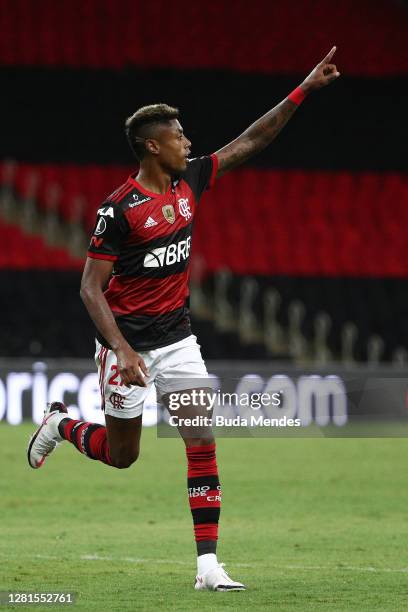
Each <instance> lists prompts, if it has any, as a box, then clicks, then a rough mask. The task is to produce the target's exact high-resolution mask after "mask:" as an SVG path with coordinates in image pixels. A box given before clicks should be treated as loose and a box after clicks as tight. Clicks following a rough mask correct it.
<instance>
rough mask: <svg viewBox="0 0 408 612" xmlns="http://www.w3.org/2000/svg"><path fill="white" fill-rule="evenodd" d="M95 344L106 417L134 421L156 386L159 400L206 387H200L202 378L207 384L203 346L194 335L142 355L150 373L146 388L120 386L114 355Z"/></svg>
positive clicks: (141, 353) (146, 379)
mask: <svg viewBox="0 0 408 612" xmlns="http://www.w3.org/2000/svg"><path fill="white" fill-rule="evenodd" d="M95 343H96V353H95V361H96V365H97V368H98V374H99V386H100V388H101V396H102V409H103V410H104V412H105V414H110V415H111V416H114V417H118V418H120V419H133V418H134V417H138V416H140V415H141V414H142V412H143V404H144V401H145V399H146V398H147V396H148V394H149V392H150V389H151V386H152V385H153V384H154V385H155V387H156V392H157V397H158V398H160V397H161V396H163V395H164V394H166V393H170V392H172V391H183V390H184V389H186V390H187V389H194V388H196V387H198V386H203V385H200V384H199V379H201V378H204V379H206V380H208V374H207V369H206V367H205V363H204V361H203V358H202V357H201V352H200V345H199V344H197V338H196V336H194V335H191V336H188V337H187V338H184V339H183V340H180V341H179V342H174V344H169V345H168V346H163V347H161V348H158V349H154V350H152V351H141V352H140V353H139V354H140V356H141V357H143V359H144V362H145V364H146V366H147V368H148V369H149V373H150V376H149V377H148V378H145V381H146V387H138V386H136V385H132V386H131V387H125V386H124V385H121V384H120V376H119V374H118V369H117V361H116V355H115V353H114V352H113V351H111V350H110V349H107V348H105V347H104V346H102V345H101V344H100V343H99V342H98V340H96V341H95ZM197 379H198V380H197ZM204 386H208V385H204Z"/></svg>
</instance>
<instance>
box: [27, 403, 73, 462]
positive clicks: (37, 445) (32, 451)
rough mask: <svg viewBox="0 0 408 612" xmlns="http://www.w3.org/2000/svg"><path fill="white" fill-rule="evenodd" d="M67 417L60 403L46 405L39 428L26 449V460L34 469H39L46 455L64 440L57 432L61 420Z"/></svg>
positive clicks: (66, 412)
mask: <svg viewBox="0 0 408 612" xmlns="http://www.w3.org/2000/svg"><path fill="white" fill-rule="evenodd" d="M67 417H68V410H67V409H66V407H65V406H64V404H63V403H62V402H52V403H51V404H47V408H46V409H45V411H44V418H43V420H42V423H41V425H40V427H39V428H38V429H37V431H36V432H35V433H34V434H33V435H32V436H31V438H30V442H29V444H28V448H27V459H28V463H29V464H30V466H31V467H32V468H34V469H38V468H40V467H41V466H42V465H43V463H44V461H45V460H46V458H47V457H48V455H49V454H50V453H52V451H53V450H54V448H56V447H57V446H58V444H59V443H60V442H62V440H63V439H64V438H62V436H61V434H60V432H59V431H58V425H59V423H60V422H61V421H62V419H66V418H67Z"/></svg>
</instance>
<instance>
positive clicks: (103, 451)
mask: <svg viewBox="0 0 408 612" xmlns="http://www.w3.org/2000/svg"><path fill="white" fill-rule="evenodd" d="M59 431H60V434H61V436H62V437H63V438H65V440H68V442H72V444H73V445H74V446H76V448H77V449H78V450H79V452H80V453H82V454H83V455H86V456H87V457H89V458H90V459H97V460H98V461H102V463H106V464H107V465H112V461H111V458H110V455H109V446H108V440H107V438H106V427H104V426H103V425H98V424H97V423H85V422H84V421H75V420H74V419H63V420H62V421H61V423H60V425H59Z"/></svg>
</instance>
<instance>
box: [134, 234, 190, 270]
mask: <svg viewBox="0 0 408 612" xmlns="http://www.w3.org/2000/svg"><path fill="white" fill-rule="evenodd" d="M190 245H191V236H189V237H188V238H187V239H186V240H180V242H176V243H173V244H169V246H167V247H159V248H157V249H153V250H152V251H150V252H149V253H146V255H145V258H144V261H143V267H144V268H162V267H163V266H172V265H173V264H175V263H179V262H180V261H183V260H185V259H188V257H189V255H190Z"/></svg>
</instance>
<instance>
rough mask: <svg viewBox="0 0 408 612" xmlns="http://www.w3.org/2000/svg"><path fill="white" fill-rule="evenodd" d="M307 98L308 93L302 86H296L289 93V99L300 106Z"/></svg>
mask: <svg viewBox="0 0 408 612" xmlns="http://www.w3.org/2000/svg"><path fill="white" fill-rule="evenodd" d="M305 98H306V94H305V92H304V91H303V89H302V88H301V87H296V89H294V90H293V91H292V92H291V93H290V94H289V95H288V100H290V101H291V102H293V103H294V104H296V106H299V104H301V103H302V102H303V100H304V99H305Z"/></svg>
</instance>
